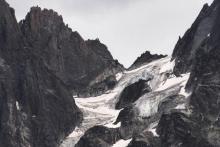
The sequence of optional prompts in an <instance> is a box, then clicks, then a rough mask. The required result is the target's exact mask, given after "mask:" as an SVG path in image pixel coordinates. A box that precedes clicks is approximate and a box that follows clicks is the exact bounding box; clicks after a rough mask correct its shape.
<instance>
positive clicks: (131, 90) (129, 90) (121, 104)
mask: <svg viewBox="0 0 220 147" xmlns="http://www.w3.org/2000/svg"><path fill="white" fill-rule="evenodd" d="M150 91H151V88H150V86H149V85H148V81H146V80H139V81H138V82H136V83H134V84H131V85H129V86H127V87H125V88H124V90H123V91H122V92H121V95H120V96H119V101H118V102H117V104H116V109H121V108H125V107H127V106H129V105H131V104H132V103H133V102H135V101H136V100H138V98H140V97H141V96H142V95H143V94H146V93H148V92H150Z"/></svg>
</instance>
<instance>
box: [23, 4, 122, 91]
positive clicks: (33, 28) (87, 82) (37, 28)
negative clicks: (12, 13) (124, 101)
mask: <svg viewBox="0 0 220 147" xmlns="http://www.w3.org/2000/svg"><path fill="white" fill-rule="evenodd" d="M20 27H21V30H22V32H23V34H24V36H25V37H26V39H27V41H28V43H29V44H30V45H31V46H32V47H33V52H34V53H36V54H37V55H38V56H39V57H40V58H42V59H43V61H44V62H45V64H46V65H47V67H48V68H49V69H50V70H52V71H53V72H54V73H55V74H56V76H58V77H59V78H60V79H61V80H62V81H63V82H64V83H65V84H66V85H67V86H68V87H69V88H70V89H71V90H74V91H76V93H77V94H81V95H86V94H88V93H89V94H90V93H91V95H93V94H94V95H97V94H99V93H102V92H103V91H106V89H108V87H107V86H105V85H103V84H102V86H100V87H98V88H96V87H97V85H98V84H97V83H100V82H102V81H104V80H106V79H107V78H108V77H109V76H113V75H115V74H116V73H117V72H119V71H121V70H123V66H122V65H120V64H119V63H118V62H117V61H115V60H114V59H113V57H112V55H111V54H110V52H109V51H108V49H107V47H106V46H105V45H104V44H102V43H100V41H99V40H88V41H84V40H83V38H82V37H81V36H80V35H79V33H77V32H73V31H72V30H71V29H70V28H69V27H68V26H67V25H65V24H64V22H63V19H62V17H61V16H59V15H58V14H57V13H56V12H54V11H53V10H47V9H44V10H41V8H39V7H33V8H31V10H30V12H29V13H28V14H27V16H26V18H25V19H24V20H22V21H21V22H20ZM106 87H107V88H106Z"/></svg>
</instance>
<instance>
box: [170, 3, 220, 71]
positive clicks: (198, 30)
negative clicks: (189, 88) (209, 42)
mask: <svg viewBox="0 0 220 147" xmlns="http://www.w3.org/2000/svg"><path fill="white" fill-rule="evenodd" d="M218 11H219V2H218V1H214V2H213V4H212V5H211V6H208V4H205V5H204V7H203V9H202V10H201V12H200V14H199V16H198V17H197V19H196V20H195V22H194V23H193V24H192V26H191V28H190V29H188V30H187V31H186V33H185V35H184V36H183V37H182V38H181V37H180V38H179V41H178V42H177V44H176V47H175V49H174V51H173V55H172V57H173V59H175V62H176V66H175V68H174V73H175V74H176V75H178V74H181V73H186V72H189V71H190V69H191V68H192V65H193V64H194V59H195V57H196V52H197V51H198V49H199V47H200V46H201V45H202V43H203V42H204V40H206V39H207V38H209V37H210V36H211V32H212V31H213V28H214V26H215V24H216V23H217V17H218V15H219V12H218Z"/></svg>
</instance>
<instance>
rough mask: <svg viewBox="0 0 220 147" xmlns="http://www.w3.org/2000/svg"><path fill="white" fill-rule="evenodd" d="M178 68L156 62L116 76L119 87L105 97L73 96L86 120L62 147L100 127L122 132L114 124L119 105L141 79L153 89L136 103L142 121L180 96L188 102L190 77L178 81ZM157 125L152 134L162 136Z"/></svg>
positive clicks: (116, 146)
mask: <svg viewBox="0 0 220 147" xmlns="http://www.w3.org/2000/svg"><path fill="white" fill-rule="evenodd" d="M174 66H175V61H171V58H170V57H166V58H162V59H159V60H155V61H153V62H151V63H149V64H146V65H143V66H141V67H139V68H137V69H134V70H130V71H124V72H123V73H118V74H116V79H117V81H118V83H117V85H116V86H115V88H114V89H113V90H110V91H108V92H106V93H105V94H103V95H101V96H97V97H90V98H79V97H77V96H73V98H74V99H75V103H76V105H77V106H78V107H79V108H80V110H81V111H82V112H83V117H84V120H83V122H82V124H81V125H80V126H78V127H77V128H75V130H74V131H73V132H72V133H71V134H69V136H68V137H67V138H66V139H65V140H64V142H63V143H62V145H61V146H60V147H74V146H75V144H76V143H77V142H78V140H79V139H80V137H81V136H83V134H84V133H85V131H87V130H88V129H90V128H92V127H94V126H96V125H102V126H105V127H108V128H119V127H120V126H121V123H120V122H119V123H118V124H114V122H115V121H116V119H117V117H118V115H119V113H120V111H121V110H115V104H116V103H117V101H118V99H119V97H120V94H121V92H122V91H123V89H124V88H125V87H127V86H129V85H131V84H133V83H135V82H138V81H139V80H140V79H142V80H147V81H149V82H148V84H149V86H150V87H151V89H152V91H151V92H149V93H146V94H145V95H143V96H141V97H140V98H139V99H138V100H137V101H136V102H134V107H136V108H137V109H138V110H139V115H140V116H141V117H149V116H152V115H154V114H156V113H157V111H158V107H159V104H160V103H161V101H163V100H164V99H165V98H167V97H170V96H173V95H178V94H180V95H183V96H184V97H186V98H187V97H188V96H189V95H190V93H188V92H186V91H185V85H186V83H187V81H188V78H189V74H183V75H181V76H180V77H175V76H174V75H173V68H174ZM182 108H185V103H183V102H182V103H181V104H178V105H177V107H176V109H182ZM156 125H157V124H151V125H150V126H149V127H148V131H150V132H152V133H153V134H154V136H158V134H157V133H156ZM130 141H131V139H130V140H119V141H118V142H116V143H115V144H114V145H113V147H126V146H127V145H128V144H129V143H130Z"/></svg>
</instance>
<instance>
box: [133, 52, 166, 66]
mask: <svg viewBox="0 0 220 147" xmlns="http://www.w3.org/2000/svg"><path fill="white" fill-rule="evenodd" d="M166 56H167V55H158V54H151V53H150V52H149V51H146V52H144V53H143V54H141V56H140V57H138V58H137V59H136V60H135V62H134V63H133V64H132V65H131V67H130V68H129V69H133V68H136V67H138V66H141V65H143V64H147V63H150V62H152V61H154V60H157V59H160V58H164V57H166Z"/></svg>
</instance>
